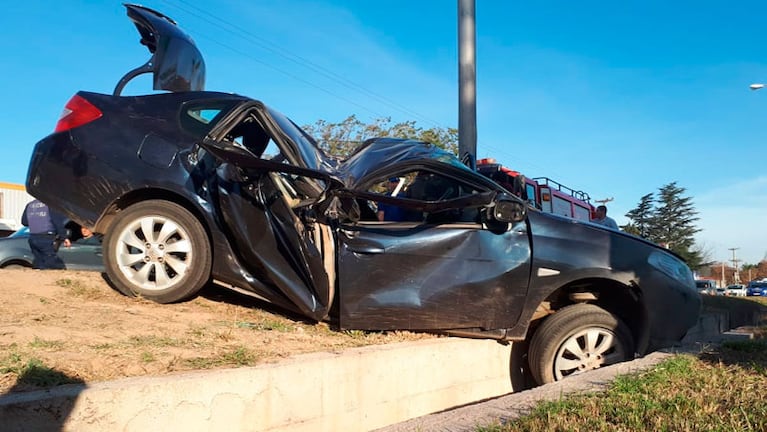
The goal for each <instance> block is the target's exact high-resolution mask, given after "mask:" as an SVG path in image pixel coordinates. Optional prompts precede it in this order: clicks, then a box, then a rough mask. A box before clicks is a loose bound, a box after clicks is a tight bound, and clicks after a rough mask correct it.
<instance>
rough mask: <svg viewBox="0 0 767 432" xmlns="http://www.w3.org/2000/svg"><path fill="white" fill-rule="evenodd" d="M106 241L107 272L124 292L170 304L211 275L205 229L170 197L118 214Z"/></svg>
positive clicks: (210, 259) (196, 289) (142, 203)
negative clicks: (169, 198)
mask: <svg viewBox="0 0 767 432" xmlns="http://www.w3.org/2000/svg"><path fill="white" fill-rule="evenodd" d="M105 244H106V250H105V251H104V266H105V268H106V272H107V275H108V276H109V279H110V280H111V282H112V283H113V284H114V286H115V288H117V289H118V290H119V291H120V292H121V293H123V294H125V295H129V296H136V295H138V296H141V297H145V298H147V299H149V300H152V301H156V302H158V303H172V302H176V301H180V300H184V299H186V298H188V297H191V296H193V295H194V294H196V293H197V292H198V291H199V290H200V288H202V287H203V286H204V285H205V283H206V282H207V281H208V280H209V278H210V269H211V261H212V258H211V248H210V243H209V241H208V236H207V234H206V232H205V229H204V228H203V227H202V225H201V224H200V222H199V221H198V220H197V218H196V217H195V216H194V215H192V214H191V213H190V212H189V211H188V210H186V209H185V208H184V207H182V206H180V205H178V204H175V203H172V202H169V201H161V200H150V201H143V202H140V203H138V204H134V205H132V206H130V207H128V208H127V209H125V210H124V211H122V212H120V213H119V214H118V215H117V216H116V220H115V222H114V223H113V224H112V226H111V228H110V230H109V232H108V233H107V235H106V238H105Z"/></svg>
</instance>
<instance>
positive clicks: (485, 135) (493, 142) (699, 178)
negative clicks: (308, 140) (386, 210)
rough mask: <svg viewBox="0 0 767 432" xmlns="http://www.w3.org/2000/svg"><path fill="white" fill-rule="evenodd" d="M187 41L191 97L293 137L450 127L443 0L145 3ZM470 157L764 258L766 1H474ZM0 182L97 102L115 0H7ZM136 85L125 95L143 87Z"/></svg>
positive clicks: (452, 8)
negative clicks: (75, 101) (201, 77)
mask: <svg viewBox="0 0 767 432" xmlns="http://www.w3.org/2000/svg"><path fill="white" fill-rule="evenodd" d="M142 4H144V5H146V6H149V7H153V8H156V9H158V10H160V11H162V12H164V13H165V14H167V15H169V16H171V17H172V18H174V19H175V20H176V21H177V22H178V23H179V25H180V26H181V27H182V28H184V29H185V30H186V31H187V32H188V33H189V34H190V35H191V36H192V37H193V38H194V39H195V41H196V42H197V45H198V46H199V47H200V49H201V50H202V52H203V54H204V56H205V59H206V64H207V88H208V89H210V90H219V91H227V92H235V93H240V94H244V95H248V96H251V97H254V98H256V99H260V100H263V101H264V102H266V103H267V104H269V105H271V106H272V107H274V108H276V109H278V110H280V111H282V112H284V113H286V114H287V115H288V116H290V117H291V118H293V120H294V121H296V123H298V124H309V123H314V122H315V121H316V120H318V119H325V120H328V121H340V120H342V119H344V118H345V117H346V116H348V115H350V114H356V115H357V116H358V117H359V118H360V119H362V120H363V121H372V120H373V119H375V118H378V117H391V118H392V119H393V120H394V121H404V120H416V121H417V122H418V125H419V126H422V127H426V128H428V127H432V126H442V127H456V126H457V124H458V72H457V70H458V68H457V59H458V49H457V0H419V1H412V0H411V1H404V0H392V1H377V2H373V1H366V0H354V1H353V0H347V1H342V0H334V1H303V0H281V1H279V2H277V1H273V0H268V1H267V0H250V1H234V0H232V1H202V0H196V1H182V0H149V1H146V2H144V3H142ZM476 15H477V23H476V28H477V119H478V124H477V131H478V132H477V135H478V156H479V157H495V158H496V159H498V160H499V161H500V162H502V163H503V164H505V165H507V166H509V167H512V168H514V169H517V170H519V171H521V172H523V173H525V174H526V175H528V176H531V177H539V176H547V177H551V178H553V179H555V180H557V181H559V182H560V183H563V184H565V185H567V186H570V187H572V188H575V189H581V190H583V191H586V192H588V193H589V194H590V195H591V197H592V198H595V199H604V198H608V197H612V198H614V199H613V201H612V202H610V203H608V207H609V209H610V210H609V214H610V216H612V217H613V218H615V219H616V220H617V221H618V223H619V224H624V223H625V222H626V218H625V217H624V214H625V213H626V212H627V211H628V210H630V209H632V208H634V207H635V206H636V204H637V203H638V202H639V199H640V198H641V197H642V196H643V195H645V194H647V193H650V192H655V191H657V190H658V188H659V187H661V186H663V185H665V184H667V183H669V182H672V181H676V182H678V185H680V186H682V187H684V188H686V189H687V194H688V196H690V197H692V199H693V203H694V204H695V206H696V207H697V209H698V211H699V212H700V214H699V217H700V220H699V221H698V227H699V228H701V229H702V232H701V233H699V235H698V236H697V240H698V242H699V243H700V244H701V245H703V247H704V249H706V250H708V251H709V252H710V254H711V257H712V258H713V259H716V260H726V259H730V258H732V252H731V251H729V250H728V248H731V247H738V248H740V249H738V251H737V254H738V258H739V259H742V260H745V262H751V263H754V262H758V261H759V260H761V259H762V258H764V257H765V253H767V230H765V229H764V224H763V221H764V220H765V217H764V215H765V214H767V151H766V150H765V149H764V143H765V141H767V125H766V124H765V122H764V119H765V116H767V89H765V90H762V91H756V92H753V91H750V90H749V89H748V85H749V84H751V83H753V82H760V81H767V30H765V22H766V21H765V20H767V2H764V1H739V2H731V1H730V2H725V1H696V2H692V1H675V2H669V1H654V0H646V1H642V2H606V1H600V2H597V1H588V0H586V1H581V2H570V1H543V2H521V1H511V0H506V1H500V0H498V1H491V0H478V1H477V6H476ZM0 24H2V28H3V33H4V35H5V37H3V38H0V50H2V52H3V54H4V55H3V58H2V70H3V74H2V76H3V78H4V79H2V80H0V94H3V95H4V98H5V101H6V103H7V106H6V111H5V115H3V116H2V117H0V127H1V128H2V130H3V131H4V132H5V139H6V144H5V146H4V149H5V157H4V158H3V159H2V162H0V163H2V171H0V172H1V174H0V181H6V182H13V183H23V182H24V180H25V176H26V169H27V163H28V161H29V156H30V154H31V151H32V148H33V146H34V143H35V142H36V141H37V140H39V139H40V138H42V137H43V136H45V135H47V134H48V133H50V132H51V131H52V129H53V127H54V125H55V123H56V120H57V119H58V116H59V114H60V112H61V109H62V107H63V106H64V104H65V103H66V101H67V100H68V99H69V98H70V97H71V96H72V95H73V94H74V93H75V92H77V91H78V90H89V91H97V92H103V93H111V92H112V90H113V89H114V86H115V84H116V83H117V81H118V80H119V79H120V77H121V76H122V75H123V74H124V73H125V72H126V71H128V70H129V69H132V68H134V67H136V66H138V65H140V64H143V63H144V62H145V61H146V60H147V58H148V52H147V51H145V48H144V47H142V46H140V45H139V44H138V43H137V41H138V35H137V33H136V31H135V29H134V27H133V25H132V23H131V22H130V21H129V20H128V18H127V17H126V15H125V9H124V7H123V6H122V5H121V3H120V2H117V1H114V2H113V1H95V0H93V1H88V0H68V1H65V2H61V1H41V0H28V1H26V2H11V3H9V4H7V5H4V6H3V14H2V15H0ZM150 87H151V85H150V81H149V79H148V78H140V79H137V80H134V81H133V82H132V83H131V84H130V85H129V86H128V88H127V89H126V93H128V94H141V93H147V92H148V91H149V89H150Z"/></svg>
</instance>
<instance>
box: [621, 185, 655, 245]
mask: <svg viewBox="0 0 767 432" xmlns="http://www.w3.org/2000/svg"><path fill="white" fill-rule="evenodd" d="M654 200H655V195H654V194H653V193H652V192H651V193H648V194H647V195H645V196H643V197H642V198H640V199H639V204H637V206H636V208H635V209H633V210H631V211H629V212H628V213H626V217H627V218H629V219H630V220H631V222H629V223H628V224H627V225H626V226H624V227H622V228H623V230H624V231H626V232H629V233H631V234H634V235H638V236H640V237H644V238H649V237H650V226H651V225H652V221H653V217H654V206H653V201H654Z"/></svg>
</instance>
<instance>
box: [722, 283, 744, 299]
mask: <svg viewBox="0 0 767 432" xmlns="http://www.w3.org/2000/svg"><path fill="white" fill-rule="evenodd" d="M724 295H727V296H732V297H745V295H746V286H745V285H743V284H733V285H728V286H727V289H726V290H725V291H724Z"/></svg>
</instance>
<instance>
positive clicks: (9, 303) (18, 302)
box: [0, 269, 433, 394]
mask: <svg viewBox="0 0 767 432" xmlns="http://www.w3.org/2000/svg"><path fill="white" fill-rule="evenodd" d="M427 337H433V336H429V335H423V334H414V333H408V332H396V333H365V332H359V331H349V332H340V331H337V330H334V329H333V328H332V327H331V326H329V325H328V324H327V323H314V322H310V321H305V320H302V319H301V318H300V317H297V316H293V315H290V314H288V313H286V312H285V311H282V310H280V309H276V308H273V307H271V306H270V305H269V304H267V303H265V302H262V301H260V300H258V299H255V298H252V297H250V296H245V295H242V294H239V293H237V292H234V291H232V290H229V289H227V288H224V287H221V286H217V285H210V286H208V287H206V288H204V289H203V290H202V291H201V293H200V295H199V296H198V297H196V298H194V299H193V300H190V301H187V302H183V303H178V304H170V305H160V304H156V303H152V302H149V301H146V300H143V299H140V298H130V297H125V296H123V295H121V294H119V293H118V292H117V291H115V290H113V289H112V288H111V287H110V286H109V284H108V283H107V282H106V281H105V279H104V277H103V276H102V274H101V273H96V272H76V271H66V270H61V271H58V270H48V271H38V270H31V269H0V394H2V393H6V392H9V391H26V390H32V389H37V388H40V387H45V386H50V385H58V384H63V383H67V382H96V381H105V380H112V379H116V378H121V377H129V376H139V375H160V374H167V373H173V372H176V371H184V370H193V369H210V368H227V367H238V366H249V365H255V364H259V363H264V362H274V361H278V360H279V359H281V358H285V357H288V356H291V355H295V354H299V353H306V352H316V351H328V352H337V351H340V350H343V349H345V348H349V347H355V346H362V345H372V344H384V343H392V342H399V341H403V340H413V339H422V338H427Z"/></svg>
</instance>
